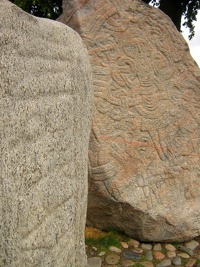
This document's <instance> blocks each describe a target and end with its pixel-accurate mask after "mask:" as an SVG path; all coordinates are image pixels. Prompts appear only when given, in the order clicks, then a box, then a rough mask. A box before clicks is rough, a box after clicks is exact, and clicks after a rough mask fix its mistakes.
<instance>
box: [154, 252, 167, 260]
mask: <svg viewBox="0 0 200 267" xmlns="http://www.w3.org/2000/svg"><path fill="white" fill-rule="evenodd" d="M154 258H155V259H156V260H163V259H164V258H165V255H164V254H163V253H162V252H160V251H154Z"/></svg>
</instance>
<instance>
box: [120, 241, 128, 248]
mask: <svg viewBox="0 0 200 267" xmlns="http://www.w3.org/2000/svg"><path fill="white" fill-rule="evenodd" d="M120 244H121V245H122V247H123V248H128V244H127V243H125V242H120Z"/></svg>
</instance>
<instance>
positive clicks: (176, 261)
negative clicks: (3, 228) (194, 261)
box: [172, 257, 181, 266]
mask: <svg viewBox="0 0 200 267" xmlns="http://www.w3.org/2000/svg"><path fill="white" fill-rule="evenodd" d="M172 263H173V264H174V265H176V266H178V265H181V258H180V257H175V258H174V259H173V260H172Z"/></svg>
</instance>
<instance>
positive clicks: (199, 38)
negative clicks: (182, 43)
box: [182, 12, 200, 67]
mask: <svg viewBox="0 0 200 267" xmlns="http://www.w3.org/2000/svg"><path fill="white" fill-rule="evenodd" d="M194 25H195V36H194V37H193V38H192V40H191V41H189V39H188V29H183V28H182V31H183V32H182V34H183V36H184V38H185V40H186V41H187V43H188V45H189V47H190V53H191V55H192V56H193V58H194V60H195V61H196V62H197V64H198V65H199V67H200V12H199V13H198V15H197V21H195V22H194Z"/></svg>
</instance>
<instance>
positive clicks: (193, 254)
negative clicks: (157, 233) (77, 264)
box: [86, 236, 200, 267]
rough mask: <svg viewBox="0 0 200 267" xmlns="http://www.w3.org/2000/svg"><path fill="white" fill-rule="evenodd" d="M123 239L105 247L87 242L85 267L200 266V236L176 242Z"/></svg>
mask: <svg viewBox="0 0 200 267" xmlns="http://www.w3.org/2000/svg"><path fill="white" fill-rule="evenodd" d="M124 239H125V240H123V236H120V242H119V245H118V246H109V247H108V248H107V249H102V248H99V247H98V245H97V246H94V245H86V253H87V256H88V267H119V266H120V267H127V266H129V267H131V266H134V267H168V266H179V267H181V266H183V267H184V266H185V267H200V237H198V238H195V239H194V240H191V241H188V242H185V243H175V244H168V243H142V242H139V241H137V240H134V239H129V240H127V239H128V238H127V237H125V238H124ZM86 243H87V242H86Z"/></svg>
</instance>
